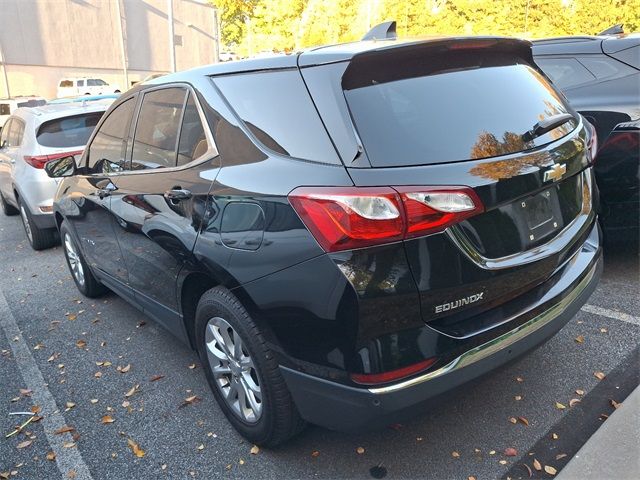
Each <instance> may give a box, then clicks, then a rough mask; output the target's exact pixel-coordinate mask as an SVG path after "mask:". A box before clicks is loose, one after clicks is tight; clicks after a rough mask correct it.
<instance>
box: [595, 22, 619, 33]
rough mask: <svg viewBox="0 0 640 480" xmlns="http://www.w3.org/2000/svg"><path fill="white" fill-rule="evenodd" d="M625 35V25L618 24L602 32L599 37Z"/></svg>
mask: <svg viewBox="0 0 640 480" xmlns="http://www.w3.org/2000/svg"><path fill="white" fill-rule="evenodd" d="M623 33H624V24H622V23H617V24H616V25H613V26H611V27H609V28H607V29H606V30H603V31H601V32H600V33H599V34H598V35H621V34H623Z"/></svg>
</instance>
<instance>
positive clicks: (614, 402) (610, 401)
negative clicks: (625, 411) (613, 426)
mask: <svg viewBox="0 0 640 480" xmlns="http://www.w3.org/2000/svg"><path fill="white" fill-rule="evenodd" d="M609 403H610V404H611V406H612V407H613V408H615V409H618V408H620V407H621V406H622V404H621V403H618V402H616V401H615V400H614V399H611V400H609Z"/></svg>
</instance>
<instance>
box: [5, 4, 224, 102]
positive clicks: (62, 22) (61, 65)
mask: <svg viewBox="0 0 640 480" xmlns="http://www.w3.org/2000/svg"><path fill="white" fill-rule="evenodd" d="M116 2H120V11H121V14H122V19H121V21H122V29H123V31H124V37H125V49H126V61H127V65H128V69H129V82H130V83H131V82H132V81H139V80H142V79H143V78H144V77H146V76H147V75H150V74H152V73H164V72H168V71H170V55H169V33H168V32H169V30H168V15H167V0H0V48H1V50H2V54H3V56H4V63H5V67H6V71H7V76H8V80H9V87H10V93H11V95H12V96H16V95H30V94H35V95H42V96H44V97H47V98H49V97H54V96H55V94H56V87H57V84H58V82H59V80H60V78H62V77H65V76H98V77H100V78H103V79H104V80H106V81H107V82H109V83H117V84H118V85H120V86H121V87H124V86H125V82H124V76H123V58H122V47H121V43H120V26H119V20H120V19H119V18H118V8H117V7H118V5H117V4H116ZM173 12H174V13H173V14H174V33H175V36H176V40H177V43H176V48H175V50H176V66H177V69H178V70H184V69H188V68H192V67H196V66H199V65H205V64H209V63H214V62H216V61H217V51H216V48H217V47H216V35H217V28H216V20H215V11H214V9H213V8H211V7H210V6H209V5H208V4H207V3H202V1H201V0H173ZM180 43H182V45H180ZM2 73H3V72H1V71H0V97H2V96H6V95H7V92H6V86H5V81H4V76H3V75H2ZM125 89H126V88H125Z"/></svg>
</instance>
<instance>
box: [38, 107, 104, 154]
mask: <svg viewBox="0 0 640 480" xmlns="http://www.w3.org/2000/svg"><path fill="white" fill-rule="evenodd" d="M103 113H104V112H95V113H85V114H82V115H75V116H73V117H64V118H56V119H55V120H49V121H48V122H45V123H43V124H42V125H41V126H40V128H39V129H38V134H37V135H36V138H37V141H38V143H39V144H40V145H42V146H44V147H54V148H66V147H81V146H83V145H86V143H87V141H89V137H90V136H91V132H93V129H94V128H95V126H96V125H97V124H98V121H99V120H100V118H101V117H102V115H103Z"/></svg>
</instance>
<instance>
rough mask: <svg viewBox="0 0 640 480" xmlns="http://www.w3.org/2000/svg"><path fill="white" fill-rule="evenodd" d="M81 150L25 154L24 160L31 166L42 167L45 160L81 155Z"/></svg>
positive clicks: (45, 162)
mask: <svg viewBox="0 0 640 480" xmlns="http://www.w3.org/2000/svg"><path fill="white" fill-rule="evenodd" d="M82 152H83V150H74V151H73V152H59V153H52V154H49V155H35V156H31V155H25V156H24V161H25V162H27V163H28V164H29V165H31V166H32V167H33V168H37V169H43V168H44V166H45V165H46V164H47V162H50V161H51V160H57V159H58V158H64V157H69V156H72V157H75V156H76V155H82Z"/></svg>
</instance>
